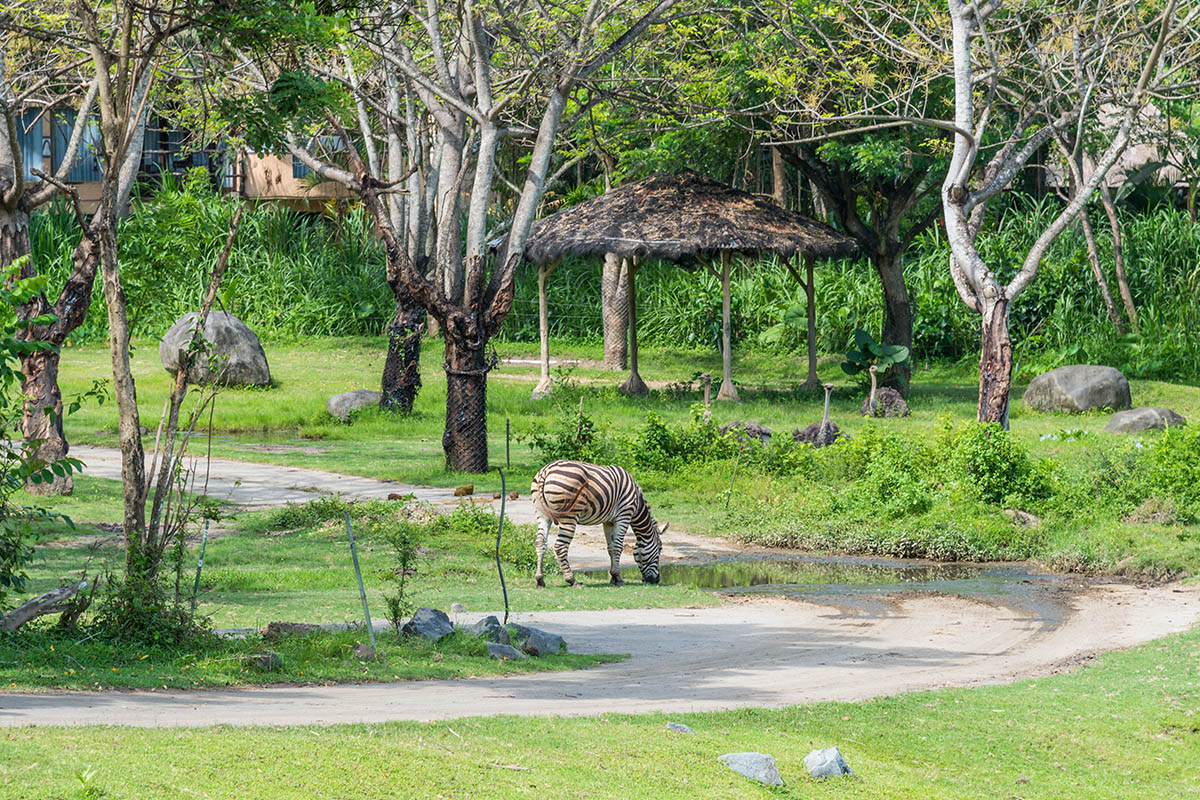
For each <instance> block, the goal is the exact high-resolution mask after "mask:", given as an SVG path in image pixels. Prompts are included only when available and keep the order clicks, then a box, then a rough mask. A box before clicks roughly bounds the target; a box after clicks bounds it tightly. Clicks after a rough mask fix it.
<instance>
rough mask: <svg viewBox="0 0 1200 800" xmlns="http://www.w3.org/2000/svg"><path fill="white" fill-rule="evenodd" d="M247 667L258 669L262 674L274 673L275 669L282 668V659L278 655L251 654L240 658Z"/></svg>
mask: <svg viewBox="0 0 1200 800" xmlns="http://www.w3.org/2000/svg"><path fill="white" fill-rule="evenodd" d="M242 661H244V662H245V663H246V664H247V665H248V666H251V667H254V668H255V669H260V670H262V671H263V672H274V671H275V670H277V669H282V668H283V657H282V656H280V655H279V653H272V652H269V651H268V652H265V653H251V654H249V655H247V656H243V657H242Z"/></svg>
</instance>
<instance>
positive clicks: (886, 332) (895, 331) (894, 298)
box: [871, 249, 913, 397]
mask: <svg viewBox="0 0 1200 800" xmlns="http://www.w3.org/2000/svg"><path fill="white" fill-rule="evenodd" d="M871 264H872V265H873V266H874V267H875V272H876V273H878V274H879V280H880V282H881V283H882V284H883V330H882V331H881V334H882V335H881V337H880V341H881V342H882V343H883V344H899V345H904V346H905V347H907V348H908V351H909V363H907V364H905V365H904V366H903V367H901V366H897V367H896V368H895V369H894V370H893V371H892V377H891V378H889V379H888V381H887V382H886V383H885V385H887V386H891V387H892V388H893V389H897V390H899V392H900V393H901V394H902V395H904V396H905V397H908V385H909V381H910V380H911V378H912V335H913V322H912V307H911V306H910V305H909V301H908V287H907V286H906V285H905V283H904V261H903V257H902V254H901V253H900V252H899V251H892V250H890V249H889V250H888V251H886V252H883V253H874V254H872V255H871Z"/></svg>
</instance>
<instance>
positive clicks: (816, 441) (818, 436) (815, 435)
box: [792, 383, 840, 447]
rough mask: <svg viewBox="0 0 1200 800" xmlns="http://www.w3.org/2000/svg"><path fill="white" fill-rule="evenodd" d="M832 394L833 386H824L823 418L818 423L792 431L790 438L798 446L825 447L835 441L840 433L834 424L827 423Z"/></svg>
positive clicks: (828, 384) (829, 384) (830, 384)
mask: <svg viewBox="0 0 1200 800" xmlns="http://www.w3.org/2000/svg"><path fill="white" fill-rule="evenodd" d="M832 392H833V384H832V383H827V384H825V417H824V419H822V420H821V421H820V422H814V423H813V424H811V425H809V426H808V427H806V428H804V429H803V430H800V429H797V430H794V431H792V438H793V439H794V440H795V441H797V442H799V443H800V444H811V445H812V446H813V447H827V446H828V445H831V444H833V443H834V442H835V441H837V438H838V436H839V435H840V431H839V430H838V426H837V423H836V422H830V421H829V395H830V394H831V393H832Z"/></svg>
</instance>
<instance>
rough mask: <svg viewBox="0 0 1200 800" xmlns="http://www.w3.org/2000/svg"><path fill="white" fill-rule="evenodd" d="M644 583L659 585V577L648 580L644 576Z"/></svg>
mask: <svg viewBox="0 0 1200 800" xmlns="http://www.w3.org/2000/svg"><path fill="white" fill-rule="evenodd" d="M642 583H651V584H655V585H657V584H658V576H657V575H655V576H654V577H653V578H648V577H646V576H642Z"/></svg>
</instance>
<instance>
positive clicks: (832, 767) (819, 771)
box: [804, 747, 854, 778]
mask: <svg viewBox="0 0 1200 800" xmlns="http://www.w3.org/2000/svg"><path fill="white" fill-rule="evenodd" d="M804 768H805V769H807V770H808V774H809V775H812V776H813V777H814V778H836V777H838V776H839V775H853V774H854V770H852V769H850V765H849V764H847V763H846V759H844V758H842V753H841V751H840V750H838V749H837V748H836V747H826V748H825V749H824V750H813V751H812V752H811V753H809V754H808V755H806V756H805V757H804Z"/></svg>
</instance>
